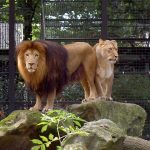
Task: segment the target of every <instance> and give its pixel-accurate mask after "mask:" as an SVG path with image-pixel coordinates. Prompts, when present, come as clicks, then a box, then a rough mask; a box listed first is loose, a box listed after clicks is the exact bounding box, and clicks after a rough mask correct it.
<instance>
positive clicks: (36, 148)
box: [31, 145, 40, 150]
mask: <svg viewBox="0 0 150 150" xmlns="http://www.w3.org/2000/svg"><path fill="white" fill-rule="evenodd" d="M39 149H40V146H39V145H38V146H33V147H32V148H31V150H39Z"/></svg>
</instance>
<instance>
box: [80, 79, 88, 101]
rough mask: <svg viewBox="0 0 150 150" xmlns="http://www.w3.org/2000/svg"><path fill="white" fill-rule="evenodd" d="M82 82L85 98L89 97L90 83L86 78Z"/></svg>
mask: <svg viewBox="0 0 150 150" xmlns="http://www.w3.org/2000/svg"><path fill="white" fill-rule="evenodd" d="M80 82H81V85H82V87H83V90H84V98H85V99H88V97H89V95H90V89H89V84H88V82H87V80H86V78H83V79H81V80H80Z"/></svg>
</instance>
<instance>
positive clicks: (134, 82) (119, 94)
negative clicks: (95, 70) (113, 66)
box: [113, 74, 150, 100]
mask: <svg viewBox="0 0 150 150" xmlns="http://www.w3.org/2000/svg"><path fill="white" fill-rule="evenodd" d="M149 85H150V79H149V76H145V75H141V74H137V75H136V74H134V75H130V74H128V75H126V74H125V75H124V74H122V75H119V76H117V78H115V80H114V85H113V98H114V99H115V100H126V99H131V100H133V99H138V100H139V99H146V100H149V99H150V88H149Z"/></svg>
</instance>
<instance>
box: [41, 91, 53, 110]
mask: <svg viewBox="0 0 150 150" xmlns="http://www.w3.org/2000/svg"><path fill="white" fill-rule="evenodd" d="M55 97H56V89H54V90H53V91H52V92H51V93H49V94H48V96H47V103H46V106H45V107H44V109H43V111H48V110H49V109H53V106H54V100H55Z"/></svg>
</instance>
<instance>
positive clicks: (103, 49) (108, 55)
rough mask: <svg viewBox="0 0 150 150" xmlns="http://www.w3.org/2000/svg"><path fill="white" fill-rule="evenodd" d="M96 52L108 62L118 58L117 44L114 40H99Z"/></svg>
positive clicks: (113, 61) (114, 61)
mask: <svg viewBox="0 0 150 150" xmlns="http://www.w3.org/2000/svg"><path fill="white" fill-rule="evenodd" d="M96 54H97V55H100V56H101V57H100V58H103V59H104V60H106V61H107V62H109V63H112V64H114V63H116V61H117V60H118V45H117V42H116V41H115V40H102V39H100V40H99V43H98V44H97V46H96Z"/></svg>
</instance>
